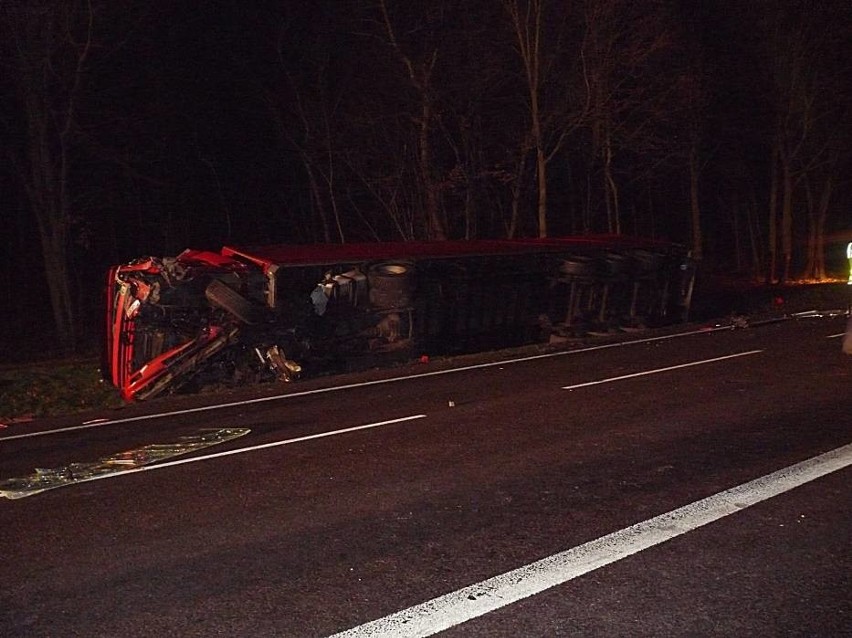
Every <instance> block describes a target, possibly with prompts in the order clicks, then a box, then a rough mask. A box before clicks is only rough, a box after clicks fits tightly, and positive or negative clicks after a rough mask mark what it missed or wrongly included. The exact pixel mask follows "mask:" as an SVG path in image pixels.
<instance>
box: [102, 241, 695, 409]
mask: <svg viewBox="0 0 852 638" xmlns="http://www.w3.org/2000/svg"><path fill="white" fill-rule="evenodd" d="M694 277H695V264H694V262H693V261H692V260H691V259H690V258H689V254H688V251H687V250H685V249H684V248H683V247H681V246H678V245H675V244H670V243H667V242H661V241H654V240H644V239H637V238H627V237H622V236H583V237H568V238H558V239H520V240H477V241H447V242H397V243H374V244H339V245H316V246H267V247H261V248H235V247H225V248H223V249H222V250H221V251H220V252H218V253H216V252H207V251H196V250H187V251H184V252H183V253H181V254H180V255H178V256H177V257H173V258H157V257H146V258H142V259H138V260H135V261H133V262H130V263H128V264H124V265H119V266H114V267H113V268H111V269H110V271H109V273H108V277H107V282H106V285H107V300H108V302H107V307H106V317H105V319H106V327H107V329H106V341H105V344H104V357H103V366H102V367H103V371H104V376H105V378H106V379H107V380H108V381H109V382H111V383H112V384H114V385H115V386H116V387H118V388H119V389H120V390H121V393H122V396H123V397H124V398H125V399H127V400H134V399H146V398H150V397H153V396H156V395H158V394H161V393H163V392H171V391H174V390H177V389H179V388H202V387H205V386H217V385H221V384H226V385H237V384H245V383H255V382H260V381H266V380H281V381H292V380H295V379H297V378H298V377H299V376H300V375H301V374H309V375H310V374H317V373H324V372H328V371H339V370H346V369H351V368H352V367H357V364H358V362H361V363H362V364H363V363H364V362H369V364H371V365H373V364H379V363H381V362H382V361H390V360H400V359H405V358H406V357H408V358H417V357H420V356H421V355H422V354H424V353H428V354H430V355H448V354H458V353H464V352H475V351H482V350H487V349H494V348H499V347H509V346H515V345H522V344H529V343H548V342H549V341H551V340H554V339H556V338H559V339H563V340H564V339H565V338H570V337H574V336H583V335H584V334H587V333H589V332H591V331H612V330H616V329H624V330H628V329H636V328H637V327H640V328H641V327H644V326H648V325H660V324H665V323H673V322H677V321H683V320H685V319H686V317H687V314H688V311H689V306H690V302H691V298H692V290H693V284H694Z"/></svg>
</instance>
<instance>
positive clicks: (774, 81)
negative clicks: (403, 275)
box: [0, 0, 852, 356]
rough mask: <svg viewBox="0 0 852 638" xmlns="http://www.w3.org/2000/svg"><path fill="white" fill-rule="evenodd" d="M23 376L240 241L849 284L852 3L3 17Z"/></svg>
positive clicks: (438, 5)
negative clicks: (112, 308) (663, 258)
mask: <svg viewBox="0 0 852 638" xmlns="http://www.w3.org/2000/svg"><path fill="white" fill-rule="evenodd" d="M0 65H2V73H0V86H1V87H2V93H0V95H1V96H2V99H0V135H2V148H3V154H4V155H3V160H2V163H0V211H2V215H3V220H4V231H5V232H4V233H3V240H2V241H3V243H4V248H3V251H2V266H0V273H2V280H0V300H2V303H3V307H4V308H5V310H6V321H5V322H4V324H5V325H4V331H3V332H4V335H3V338H2V340H0V344H2V345H3V347H4V352H6V353H10V352H13V351H14V352H18V351H23V352H26V353H27V354H28V355H32V356H35V355H36V354H39V355H43V354H49V353H57V352H65V353H70V352H75V351H81V350H83V349H85V348H87V347H90V346H91V345H92V344H93V343H94V342H95V341H96V338H97V332H98V328H97V326H98V324H99V323H100V321H101V315H100V311H99V310H98V308H99V295H100V294H101V291H102V289H103V287H104V286H103V284H104V277H105V272H106V269H107V267H108V266H109V265H111V264H114V263H122V262H126V261H128V260H130V259H133V258H136V257H140V256H143V255H174V254H177V253H179V252H180V251H182V250H183V249H184V248H188V247H192V248H209V249H218V248H219V247H220V246H221V245H223V244H235V245H256V244H272V243H313V242H334V243H341V242H353V241H381V240H400V239H403V240H408V239H412V240H413V239H434V240H440V239H472V238H490V237H531V236H561V235H575V234H576V235H579V234H585V233H618V234H626V235H641V236H646V237H653V238H665V239H670V240H673V241H677V242H680V243H683V244H685V245H687V246H689V247H691V249H692V251H693V255H694V257H695V258H696V259H697V260H699V262H700V264H701V265H700V268H701V269H702V271H703V272H715V273H725V274H727V275H732V276H741V277H744V278H749V279H751V280H755V281H767V282H777V281H781V282H784V281H791V280H801V279H808V280H814V279H822V278H825V277H827V276H832V275H833V276H840V275H841V274H843V271H844V268H845V267H846V255H845V246H846V242H847V241H849V240H852V236H850V230H852V215H850V214H849V208H850V206H852V180H850V171H852V153H850V135H852V117H850V105H852V71H850V69H852V3H849V2H848V0H823V1H818V0H811V1H801V0H766V1H759V0H754V1H748V2H741V1H738V0H727V1H725V0H717V1H713V0H694V1H690V0H657V1H650V2H636V1H635V0H429V1H428V2H423V3H415V2H409V1H402V0H311V1H305V2H297V1H287V0H279V1H277V2H275V1H272V0H261V1H247V2H227V1H224V0H212V1H211V0H207V1H204V2H200V1H178V0H174V1H169V0H153V1H151V2H133V1H130V0H108V1H107V0H0Z"/></svg>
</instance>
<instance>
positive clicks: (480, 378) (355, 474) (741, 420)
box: [0, 318, 852, 637]
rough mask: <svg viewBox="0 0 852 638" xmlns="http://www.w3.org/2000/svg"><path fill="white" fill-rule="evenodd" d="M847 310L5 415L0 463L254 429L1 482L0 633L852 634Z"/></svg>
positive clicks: (11, 466)
mask: <svg viewBox="0 0 852 638" xmlns="http://www.w3.org/2000/svg"><path fill="white" fill-rule="evenodd" d="M844 327H845V322H844V320H843V319H842V318H835V319H808V320H799V321H792V320H791V321H783V322H778V323H772V324H769V325H764V326H762V327H754V328H749V329H740V330H733V329H730V330H697V329H695V328H694V327H693V328H684V329H683V331H682V332H681V333H677V334H671V333H669V334H655V335H648V334H645V335H636V336H635V337H633V338H631V340H630V341H629V342H623V343H619V344H607V343H598V344H593V345H591V346H586V347H578V348H574V349H569V350H565V351H560V352H552V353H543V354H542V353H536V352H533V351H530V350H525V351H522V352H520V353H518V352H514V353H509V354H507V353H500V354H494V355H489V356H486V357H476V358H470V359H466V358H460V359H455V360H452V361H438V362H432V363H428V364H419V365H412V366H410V367H402V368H396V369H391V370H373V371H368V372H364V373H360V374H356V375H347V376H342V377H334V378H326V379H315V380H310V381H305V382H302V383H298V384H293V385H287V386H276V387H273V386H267V387H263V388H255V389H252V390H248V391H242V392H239V393H236V392H235V393H228V394H225V395H216V396H213V395H205V396H194V397H181V398H173V399H169V400H164V401H156V402H151V403H149V404H140V405H134V406H130V407H127V408H125V409H122V410H120V411H115V412H112V413H108V414H92V415H85V416H84V417H82V418H81V417H74V418H66V419H53V420H49V421H48V420H46V421H42V422H37V423H33V424H29V425H26V426H24V425H22V426H16V427H15V428H9V429H8V430H5V431H3V432H2V433H0V480H3V479H12V478H20V477H26V476H28V475H30V474H32V473H33V471H34V470H35V468H53V469H56V468H62V467H67V466H69V465H70V464H72V463H79V464H83V465H80V466H77V467H78V469H79V468H80V467H82V468H86V467H93V466H92V465H91V464H92V463H93V462H96V461H97V460H98V459H103V458H113V459H115V458H118V456H119V455H120V453H122V452H127V451H130V450H138V449H140V448H142V447H143V446H146V445H151V444H172V445H173V444H175V443H176V442H180V441H181V440H184V441H186V440H187V439H181V437H193V436H198V433H199V432H200V431H202V430H209V429H213V430H219V429H229V430H230V431H239V432H242V429H248V430H250V431H249V432H248V433H246V434H244V435H242V436H238V437H236V438H233V439H231V440H229V441H226V442H223V443H220V444H215V445H211V446H210V447H206V448H204V449H198V450H195V451H192V452H189V453H187V454H184V455H180V456H173V457H170V458H167V459H163V460H160V461H158V462H157V463H154V464H152V465H148V466H143V467H140V468H137V469H134V470H131V471H126V472H114V473H110V474H105V475H100V476H98V478H97V479H96V480H88V481H83V482H79V483H76V484H71V485H66V486H63V487H58V488H56V489H50V490H48V491H45V492H42V493H40V494H36V495H32V496H28V497H26V498H20V499H14V500H13V499H0V530H2V536H0V552H1V553H2V556H3V558H2V561H0V635H3V636H10V637H12V636H27V637H31V636H86V637H97V636H114V635H122V636H219V635H221V636H299V637H302V636H304V637H313V636H331V635H334V634H337V633H343V635H349V636H379V635H386V636H405V635H419V636H429V635H434V634H436V633H438V632H441V631H443V632H444V633H442V634H441V635H446V636H459V637H461V636H489V637H490V636H506V637H510V636H512V637H515V636H713V635H716V636H732V635H748V636H778V635H785V636H837V635H852V603H850V601H851V600H852V597H850V578H849V574H850V573H852V554H851V553H850V538H852V534H850V532H852V515H850V512H852V489H850V486H849V481H850V478H852V472H850V468H849V465H850V463H852V446H850V444H852V357H849V356H848V355H845V354H843V353H842V352H841V333H842V332H843V330H844ZM98 418H101V419H106V420H100V421H99V420H97V419H98ZM85 464H89V465H85ZM122 468H124V469H127V468H126V466H121V465H119V466H118V469H122ZM78 473H79V474H80V475H82V476H83V477H84V478H85V476H86V472H85V470H83V471H80V472H78Z"/></svg>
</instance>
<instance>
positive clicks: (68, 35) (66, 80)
mask: <svg viewBox="0 0 852 638" xmlns="http://www.w3.org/2000/svg"><path fill="white" fill-rule="evenodd" d="M0 10H2V18H0V20H2V38H3V40H4V47H3V48H4V52H3V58H4V65H5V66H7V68H8V69H10V70H11V72H12V74H13V75H12V77H13V78H14V81H15V95H16V97H17V103H18V114H19V117H20V119H21V121H22V123H23V126H24V130H25V131H26V138H25V139H19V140H18V143H17V144H14V145H11V146H8V147H7V152H8V153H9V158H10V160H11V161H12V162H13V163H14V164H15V165H16V166H17V167H18V174H19V175H20V177H21V179H22V180H23V185H24V192H25V193H26V196H27V200H28V202H29V206H30V208H31V210H32V212H33V214H34V216H35V219H36V222H37V228H38V235H39V239H40V244H41V250H42V258H43V260H44V268H45V275H46V279H47V286H48V290H49V294H50V302H51V307H52V311H53V321H54V325H55V328H56V333H57V337H58V340H59V343H60V345H61V347H62V349H63V350H64V351H66V352H71V351H73V350H74V349H75V347H76V341H77V325H76V310H75V303H74V296H73V295H72V292H71V279H70V276H69V263H68V251H69V244H70V240H71V237H70V233H71V226H72V222H73V219H74V216H75V214H76V211H75V210H74V206H73V201H74V199H73V194H72V177H71V174H72V167H73V163H74V159H75V155H74V151H75V143H76V136H77V122H78V108H79V105H80V102H81V100H82V99H83V93H84V91H85V89H86V86H85V83H86V71H87V67H88V64H89V60H90V57H91V55H92V51H93V47H94V44H93V37H94V19H95V14H94V10H93V7H92V3H91V0H85V1H83V2H71V1H64V0H32V1H31V2H7V3H4V4H3V5H2V8H0Z"/></svg>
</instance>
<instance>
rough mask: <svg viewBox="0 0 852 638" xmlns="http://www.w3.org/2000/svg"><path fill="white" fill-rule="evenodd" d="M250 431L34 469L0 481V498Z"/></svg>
mask: <svg viewBox="0 0 852 638" xmlns="http://www.w3.org/2000/svg"><path fill="white" fill-rule="evenodd" d="M250 431H251V430H249V429H247V428H222V429H218V430H217V429H210V430H202V431H201V432H199V433H198V434H195V435H192V436H183V437H181V438H180V439H178V440H177V441H175V442H174V443H154V444H150V445H144V446H142V447H139V448H134V449H132V450H127V451H124V452H118V453H116V454H112V455H110V456H105V457H102V458H100V459H98V460H97V461H94V462H91V463H69V464H68V465H63V466H62V467H57V468H36V470H35V472H34V473H32V474H30V475H28V476H24V477H20V478H11V479H6V480H4V481H0V496H4V497H6V498H8V499H19V498H25V497H27V496H33V495H35V494H40V493H42V492H45V491H47V490H52V489H55V488H57V487H65V486H67V485H75V484H77V483H84V482H86V481H94V480H97V479H103V478H106V477H108V476H112V475H114V474H120V473H125V472H129V471H131V470H136V469H138V468H141V467H144V466H146V465H151V464H153V463H157V462H158V461H163V460H165V459H170V458H173V457H176V456H182V455H184V454H189V453H190V452H195V451H197V450H201V449H204V448H208V447H211V446H213V445H219V444H221V443H225V442H226V441H231V440H233V439H236V438H239V437H241V436H245V435H246V434H248V433H249V432H250Z"/></svg>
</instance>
